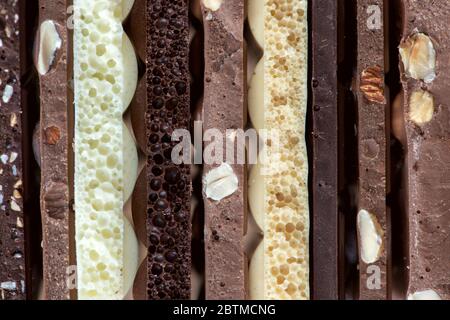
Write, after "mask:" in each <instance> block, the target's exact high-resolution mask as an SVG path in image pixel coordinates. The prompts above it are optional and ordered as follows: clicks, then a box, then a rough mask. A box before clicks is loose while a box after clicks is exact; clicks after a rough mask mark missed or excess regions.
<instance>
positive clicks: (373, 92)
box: [359, 66, 386, 104]
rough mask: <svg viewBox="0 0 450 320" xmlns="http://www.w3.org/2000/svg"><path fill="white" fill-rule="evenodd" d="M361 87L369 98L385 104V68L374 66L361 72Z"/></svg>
mask: <svg viewBox="0 0 450 320" xmlns="http://www.w3.org/2000/svg"><path fill="white" fill-rule="evenodd" d="M359 89H360V90H361V92H362V93H363V94H364V97H366V99H367V100H369V101H371V102H375V103H380V104H385V103H386V98H385V96H384V79H383V70H382V69H381V67H380V66H372V67H368V68H366V69H364V70H363V71H362V72H361V79H360V86H359Z"/></svg>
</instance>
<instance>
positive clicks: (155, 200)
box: [145, 0, 192, 300]
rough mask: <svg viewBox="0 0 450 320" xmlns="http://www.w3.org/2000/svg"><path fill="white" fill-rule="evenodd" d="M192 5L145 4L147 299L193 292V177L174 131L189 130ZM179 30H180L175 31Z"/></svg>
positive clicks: (169, 0)
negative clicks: (176, 159) (181, 159)
mask: <svg viewBox="0 0 450 320" xmlns="http://www.w3.org/2000/svg"><path fill="white" fill-rule="evenodd" d="M188 13H189V4H188V1H187V0H178V1H173V0H160V1H154V2H152V3H151V4H150V3H148V6H147V17H146V21H147V66H146V67H147V81H148V82H147V99H148V100H147V101H148V104H147V110H146V114H145V123H146V138H147V146H146V149H147V150H146V151H147V152H146V154H147V167H146V174H147V199H148V205H147V223H146V225H147V237H148V240H149V248H148V256H147V298H148V299H152V300H153V299H189V298H190V296H191V232H192V231H191V229H192V226H191V222H190V201H191V178H190V166H189V165H188V164H181V165H175V164H173V162H172V159H171V151H172V148H173V147H174V146H175V145H176V144H177V142H174V141H171V134H172V133H173V131H174V130H175V129H186V130H189V128H190V119H191V116H190V98H189V96H190V92H189V90H190V88H189V21H188ZM174 31H176V32H174Z"/></svg>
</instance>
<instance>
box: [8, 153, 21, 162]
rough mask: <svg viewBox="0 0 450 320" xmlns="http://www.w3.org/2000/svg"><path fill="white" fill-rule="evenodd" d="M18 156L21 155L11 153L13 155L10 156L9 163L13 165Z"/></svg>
mask: <svg viewBox="0 0 450 320" xmlns="http://www.w3.org/2000/svg"><path fill="white" fill-rule="evenodd" d="M18 155H19V154H18V153H17V152H11V155H10V156H9V162H10V163H11V162H14V161H16V159H17V156H18Z"/></svg>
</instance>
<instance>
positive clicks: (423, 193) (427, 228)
mask: <svg viewBox="0 0 450 320" xmlns="http://www.w3.org/2000/svg"><path fill="white" fill-rule="evenodd" d="M402 2H403V5H404V9H405V11H404V17H403V21H404V29H403V38H402V41H401V43H400V46H399V50H400V72H401V80H402V84H403V89H404V108H403V110H404V112H403V118H404V124H405V128H406V141H404V143H405V145H404V147H405V148H406V150H407V154H406V164H405V168H406V169H405V170H406V175H405V176H406V185H407V199H405V206H406V208H407V217H408V222H407V228H408V229H409V255H408V257H407V261H408V266H409V268H408V269H407V270H405V271H406V272H407V273H408V275H409V277H408V280H409V284H408V290H407V295H408V299H443V300H448V299H450V269H449V265H450V250H449V248H450V236H449V233H450V223H449V221H450V215H449V212H450V203H449V201H448V193H449V192H448V185H449V183H450V165H449V163H450V130H449V125H448V124H449V119H450V111H449V110H450V109H449V103H450V100H449V97H448V92H449V90H450V87H449V84H450V80H449V77H450V65H449V61H450V41H449V39H450V31H449V29H448V27H443V25H445V23H446V22H447V21H448V15H449V12H450V3H449V2H448V1H445V0H438V1H432V2H430V1H417V0H404V1H402Z"/></svg>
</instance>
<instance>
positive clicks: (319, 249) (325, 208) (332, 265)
mask: <svg viewBox="0 0 450 320" xmlns="http://www.w3.org/2000/svg"><path fill="white" fill-rule="evenodd" d="M337 5H338V4H337V1H335V0H327V1H313V2H312V10H311V20H312V30H311V32H312V39H311V41H312V58H311V59H312V85H311V87H312V117H313V127H312V131H313V136H312V138H313V141H312V144H313V160H312V165H313V170H312V176H313V178H312V198H313V199H312V203H313V213H312V221H313V223H312V259H311V260H312V261H311V263H312V280H311V287H312V288H311V294H312V298H313V299H314V300H322V299H326V300H329V299H333V300H336V299H338V298H339V273H338V264H339V261H338V258H339V235H338V193H337V190H338V185H337V183H338V175H337V173H338V117H337V116H338V112H337V99H338V96H337V90H338V84H337V46H338V43H337V37H338V30H337V15H338V12H337V11H338V10H337Z"/></svg>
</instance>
